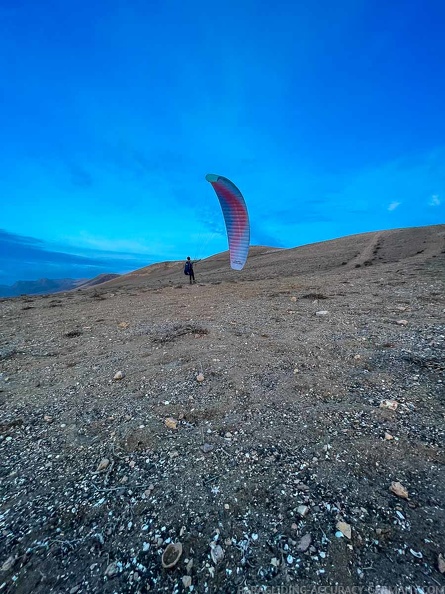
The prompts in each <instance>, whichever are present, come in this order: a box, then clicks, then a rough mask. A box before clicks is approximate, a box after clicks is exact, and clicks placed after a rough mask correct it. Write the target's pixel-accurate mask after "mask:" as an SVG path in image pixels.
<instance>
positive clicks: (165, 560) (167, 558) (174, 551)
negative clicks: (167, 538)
mask: <svg viewBox="0 0 445 594" xmlns="http://www.w3.org/2000/svg"><path fill="white" fill-rule="evenodd" d="M181 555H182V544H181V543H180V542H177V543H171V544H169V545H168V546H167V547H166V549H165V550H164V552H163V554H162V560H161V562H162V567H164V568H165V569H170V568H171V567H174V566H175V565H176V564H177V562H178V561H179V559H180V558H181Z"/></svg>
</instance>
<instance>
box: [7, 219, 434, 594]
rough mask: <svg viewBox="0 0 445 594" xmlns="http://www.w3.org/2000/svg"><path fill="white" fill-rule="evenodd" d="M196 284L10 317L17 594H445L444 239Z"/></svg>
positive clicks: (163, 269) (162, 269) (328, 252)
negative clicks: (305, 593)
mask: <svg viewBox="0 0 445 594" xmlns="http://www.w3.org/2000/svg"><path fill="white" fill-rule="evenodd" d="M196 274H197V280H198V283H197V284H196V285H193V286H189V285H188V284H186V283H187V277H185V276H184V275H183V274H182V267H181V264H175V263H166V264H162V265H156V266H153V267H149V268H147V269H143V270H142V271H137V272H136V273H133V274H131V275H128V276H126V277H120V278H119V279H116V280H114V281H111V282H109V283H106V284H103V285H100V286H98V287H95V288H92V289H88V290H82V291H74V292H71V293H65V294H58V295H49V296H43V297H26V296H24V297H17V298H13V299H3V300H1V301H0V316H1V317H0V319H1V342H0V365H1V374H0V460H1V465H0V481H1V482H0V593H1V594H6V593H8V594H9V593H13V592H14V593H28V592H33V593H39V594H48V593H53V592H57V593H65V592H66V593H70V594H75V593H78V594H82V593H99V592H100V593H102V592H103V593H110V594H111V593H127V592H128V593H139V592H141V593H142V592H147V591H152V592H169V593H170V592H199V593H201V592H245V593H246V594H247V593H249V592H254V591H255V592H258V591H260V587H263V591H265V592H268V591H269V592H272V591H273V590H272V587H275V590H274V591H275V592H284V591H288V592H290V591H292V589H291V587H293V588H295V590H294V591H295V592H296V591H297V590H296V588H297V586H298V587H299V588H302V587H303V586H307V587H311V586H314V585H318V586H337V587H343V588H346V587H348V586H349V587H352V586H355V587H362V588H363V590H362V591H369V592H375V591H378V588H377V586H380V587H381V588H380V592H385V590H384V588H387V590H386V591H388V589H390V588H395V587H396V586H397V587H399V588H402V587H403V588H408V587H410V588H413V590H412V591H417V592H419V593H422V592H425V593H426V592H433V591H434V592H435V593H437V592H445V574H444V572H445V453H444V437H445V408H444V404H445V385H444V384H445V372H444V371H445V356H444V353H445V226H437V227H428V228H419V229H413V230H403V231H392V232H383V233H373V234H366V235H360V236H355V237H349V238H344V239H342V240H336V241H334V242H326V243H322V244H316V245H314V246H306V247H304V248H298V249H296V250H272V249H267V248H253V249H252V252H251V257H250V259H249V261H248V264H247V266H246V268H245V269H244V270H243V271H242V272H238V273H236V272H234V271H230V270H228V264H227V254H223V255H219V256H217V257H214V258H211V259H209V260H207V261H203V262H201V263H199V264H198V265H197V266H196ZM172 543H173V544H174V545H176V546H175V547H172V546H170V547H169V545H172ZM179 545H180V546H179ZM180 549H182V551H181V550H180ZM179 553H180V557H179V559H177V556H178V555H179ZM163 561H164V565H165V564H167V565H168V564H173V566H172V567H169V568H165V567H163ZM280 587H281V590H280V589H279V588H280ZM285 588H288V590H285ZM382 588H383V589H382ZM432 588H435V590H432Z"/></svg>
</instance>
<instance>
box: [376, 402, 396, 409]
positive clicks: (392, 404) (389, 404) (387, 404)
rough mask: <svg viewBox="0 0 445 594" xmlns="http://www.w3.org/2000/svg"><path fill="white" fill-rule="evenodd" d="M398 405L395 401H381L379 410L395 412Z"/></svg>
mask: <svg viewBox="0 0 445 594" xmlns="http://www.w3.org/2000/svg"><path fill="white" fill-rule="evenodd" d="M398 406H399V403H398V402H397V401H396V400H383V401H382V402H381V403H380V408H387V409H389V410H396V409H397V407H398Z"/></svg>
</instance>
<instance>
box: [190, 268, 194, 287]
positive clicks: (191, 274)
mask: <svg viewBox="0 0 445 594" xmlns="http://www.w3.org/2000/svg"><path fill="white" fill-rule="evenodd" d="M189 279H190V284H192V282H195V275H194V273H193V270H191V271H190V274H189Z"/></svg>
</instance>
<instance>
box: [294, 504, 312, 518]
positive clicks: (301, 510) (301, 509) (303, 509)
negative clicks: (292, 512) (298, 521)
mask: <svg viewBox="0 0 445 594" xmlns="http://www.w3.org/2000/svg"><path fill="white" fill-rule="evenodd" d="M308 513H309V508H308V506H307V505H299V506H298V507H297V514H298V515H300V516H301V517H302V518H304V517H305V516H307V515H308Z"/></svg>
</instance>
